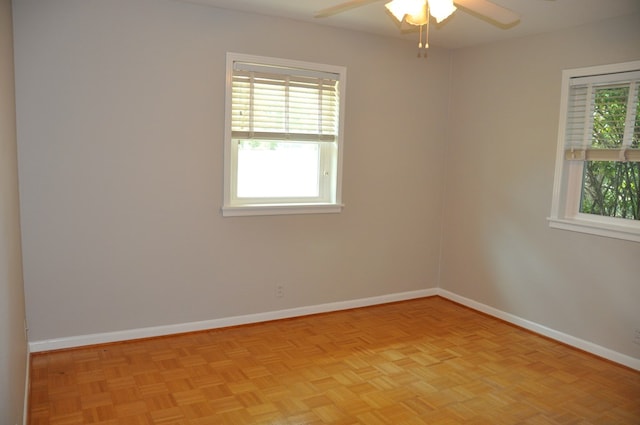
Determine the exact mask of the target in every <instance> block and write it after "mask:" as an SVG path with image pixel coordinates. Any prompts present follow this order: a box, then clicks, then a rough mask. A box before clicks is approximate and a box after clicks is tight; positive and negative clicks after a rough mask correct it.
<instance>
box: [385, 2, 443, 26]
mask: <svg viewBox="0 0 640 425" xmlns="http://www.w3.org/2000/svg"><path fill="white" fill-rule="evenodd" d="M428 2H429V13H430V15H431V16H433V17H434V18H435V19H436V22H438V23H440V22H442V21H444V20H445V19H447V18H448V17H449V16H451V14H452V13H453V12H455V11H456V7H455V6H454V5H453V0H428ZM385 7H386V8H387V9H388V10H389V12H391V14H392V15H393V16H394V17H395V18H396V19H397V20H398V21H399V22H402V21H406V22H407V23H408V24H411V25H424V24H426V23H427V19H428V18H427V0H392V1H390V2H389V3H386V4H385Z"/></svg>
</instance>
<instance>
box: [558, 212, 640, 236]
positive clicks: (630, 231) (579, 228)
mask: <svg viewBox="0 0 640 425" xmlns="http://www.w3.org/2000/svg"><path fill="white" fill-rule="evenodd" d="M548 220H549V227H552V228H554V229H562V230H570V231H573V232H580V233H588V234H591V235H597V236H604V237H607V238H614V239H623V240H627V241H632V242H640V223H639V224H638V225H635V226H618V225H614V224H609V223H601V222H598V221H591V220H580V219H567V218H564V219H561V218H554V217H550V218H548ZM634 224H635V223H634Z"/></svg>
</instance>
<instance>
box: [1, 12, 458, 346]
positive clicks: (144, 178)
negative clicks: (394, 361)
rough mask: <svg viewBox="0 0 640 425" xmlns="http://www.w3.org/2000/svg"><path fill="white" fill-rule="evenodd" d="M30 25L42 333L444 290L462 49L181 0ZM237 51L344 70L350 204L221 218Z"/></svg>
mask: <svg viewBox="0 0 640 425" xmlns="http://www.w3.org/2000/svg"><path fill="white" fill-rule="evenodd" d="M14 25H15V33H16V34H15V48H16V70H17V72H16V76H17V80H16V84H17V93H18V129H19V135H20V143H19V144H20V146H19V153H20V155H19V157H20V178H21V195H22V209H23V211H22V220H23V245H24V264H25V266H24V269H25V287H26V299H27V304H28V306H29V308H28V318H29V324H30V339H31V340H32V341H42V340H46V339H51V338H58V337H68V336H76V335H86V334H93V333H102V332H110V331H118V330H126V329H135V328H142V327H148V326H159V325H167V324H179V323H187V322H192V321H200V320H210V319H216V318H225V317H229V316H235V315H245V314H252V313H258V312H269V311H275V310H281V309H288V308H294V307H300V306H309V305H317V304H322V303H330V302H337V301H344V300H351V299H360V298H367V297H374V296H380V295H386V294H393V293H400V292H406V291H415V290H423V289H427V288H435V287H436V286H437V272H438V261H439V251H440V214H441V206H442V201H441V188H442V182H441V175H442V167H443V165H442V164H443V162H442V159H443V155H444V152H443V146H444V135H445V129H446V114H447V111H446V108H445V107H443V105H446V103H447V99H448V89H449V85H448V81H449V55H448V53H446V52H439V51H438V50H437V49H434V50H432V51H431V57H430V58H429V60H424V59H417V58H416V49H415V46H414V45H413V43H407V42H403V41H399V40H394V39H387V38H381V37H375V36H370V35H365V34H360V33H355V32H349V31H345V30H338V29H334V28H326V27H320V26H314V25H309V24H302V23H299V22H295V21H290V20H284V19H275V18H269V17H264V16H258V15H248V14H240V13H234V12H230V11H224V10H220V9H215V8H212V7H206V6H198V5H193V4H184V3H179V2H174V1H169V0H110V1H86V0H64V1H61V0H56V1H51V0H21V1H20V2H17V3H16V5H15V23H14ZM227 51H235V52H240V53H248V54H258V55H267V56H274V57H284V58H288V59H296V60H306V61H313V62H322V63H328V64H335V65H344V66H346V67H347V69H348V71H347V72H348V74H347V81H348V83H347V87H348V91H347V93H346V96H347V98H346V104H347V109H346V134H345V150H344V155H345V156H344V177H343V200H344V202H345V204H346V207H345V209H344V212H343V213H341V214H324V215H307V216H277V217H276V216H270V217H237V218H222V217H221V215H220V211H219V209H220V206H221V202H222V187H223V184H222V165H223V160H222V148H223V141H222V136H223V118H224V110H223V106H224V83H225V76H224V70H225V63H224V60H225V53H226V52H227ZM276 284H282V285H284V292H285V296H284V297H283V298H276V296H275V286H276Z"/></svg>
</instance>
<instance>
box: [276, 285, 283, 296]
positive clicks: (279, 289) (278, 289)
mask: <svg viewBox="0 0 640 425" xmlns="http://www.w3.org/2000/svg"><path fill="white" fill-rule="evenodd" d="M276 297H278V298H282V297H284V286H282V285H276Z"/></svg>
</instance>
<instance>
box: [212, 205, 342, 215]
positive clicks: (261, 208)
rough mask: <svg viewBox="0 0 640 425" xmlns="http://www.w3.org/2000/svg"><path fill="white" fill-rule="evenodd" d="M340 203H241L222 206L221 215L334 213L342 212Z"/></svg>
mask: <svg viewBox="0 0 640 425" xmlns="http://www.w3.org/2000/svg"><path fill="white" fill-rule="evenodd" d="M343 207H344V205H342V204H290V205H242V206H229V205H226V206H224V207H222V216H223V217H243V216H254V215H291V214H332V213H333V214H335V213H339V212H342V208H343Z"/></svg>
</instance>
